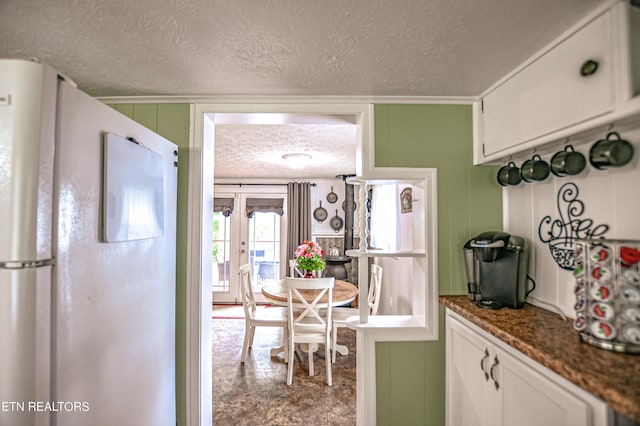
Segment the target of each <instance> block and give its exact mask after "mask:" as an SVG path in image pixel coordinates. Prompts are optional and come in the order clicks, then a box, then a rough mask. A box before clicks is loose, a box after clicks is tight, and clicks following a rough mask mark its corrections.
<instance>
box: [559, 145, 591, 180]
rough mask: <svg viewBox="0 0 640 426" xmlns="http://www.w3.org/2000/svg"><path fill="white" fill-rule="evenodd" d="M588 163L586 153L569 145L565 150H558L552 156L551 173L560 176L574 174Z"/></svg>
mask: <svg viewBox="0 0 640 426" xmlns="http://www.w3.org/2000/svg"><path fill="white" fill-rule="evenodd" d="M586 165H587V160H586V159H585V158H584V155H582V154H581V153H579V152H577V151H575V150H574V149H573V147H572V146H571V145H567V146H566V147H565V148H564V151H560V152H557V153H556V154H555V155H554V156H553V157H552V158H551V173H553V174H554V175H556V176H558V177H563V176H573V175H577V174H578V173H580V172H581V171H583V170H584V167H585V166H586Z"/></svg>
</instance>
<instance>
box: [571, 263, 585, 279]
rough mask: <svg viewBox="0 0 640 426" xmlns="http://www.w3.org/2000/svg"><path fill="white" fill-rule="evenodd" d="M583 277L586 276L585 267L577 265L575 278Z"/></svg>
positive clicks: (574, 273) (580, 264) (574, 269)
mask: <svg viewBox="0 0 640 426" xmlns="http://www.w3.org/2000/svg"><path fill="white" fill-rule="evenodd" d="M583 275H584V265H583V264H582V263H577V264H576V266H575V267H574V268H573V276H574V277H576V278H577V277H581V276H583Z"/></svg>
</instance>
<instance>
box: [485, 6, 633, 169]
mask: <svg viewBox="0 0 640 426" xmlns="http://www.w3.org/2000/svg"><path fill="white" fill-rule="evenodd" d="M636 9H637V8H636ZM636 12H637V11H636V10H633V11H632V10H631V6H630V4H629V3H628V2H627V1H625V2H621V1H616V2H609V3H608V4H607V5H606V7H605V8H603V9H600V10H598V11H596V12H595V13H594V14H592V15H591V16H589V17H588V18H586V19H585V20H583V21H582V22H580V23H579V24H578V25H577V26H575V27H574V28H572V29H571V30H569V31H567V32H566V33H565V34H564V35H563V36H562V37H560V38H559V39H558V40H556V41H555V42H554V43H551V44H550V45H549V46H547V47H546V48H545V49H543V50H542V51H541V52H539V53H538V54H536V55H535V56H534V57H532V58H531V59H530V60H528V61H527V62H525V63H524V64H523V65H521V66H520V67H519V68H518V69H516V70H514V71H513V72H512V73H510V74H509V75H507V76H506V77H505V78H503V79H502V80H500V81H499V82H498V83H497V84H496V85H494V86H493V87H492V88H490V89H489V90H487V92H485V93H484V94H483V95H482V96H481V97H480V99H479V100H478V101H477V102H476V104H475V105H474V145H475V146H474V163H476V164H478V163H488V162H498V161H499V160H502V159H505V158H507V157H508V156H512V155H515V154H517V153H519V152H522V151H526V150H529V149H531V148H534V147H537V146H540V145H543V144H547V143H552V142H554V141H557V140H561V139H566V138H567V137H569V136H571V135H573V134H575V133H578V132H580V131H584V130H587V129H589V128H593V127H597V126H599V125H609V124H611V123H612V122H613V121H614V120H616V119H618V118H619V116H620V113H622V114H627V115H628V114H629V112H630V110H629V108H626V105H625V104H626V103H627V102H628V101H630V100H631V99H632V97H633V96H634V86H633V84H634V78H633V75H634V73H635V74H637V69H635V67H636V66H635V65H633V62H632V60H631V59H632V58H633V57H634V55H635V56H638V55H639V54H640V52H637V53H636V52H634V53H633V54H632V53H631V52H632V50H633V49H635V48H636V46H637V45H636V46H634V44H633V43H632V40H631V38H632V36H631V30H630V28H634V27H637V25H636V21H638V19H637V18H638V13H636ZM638 80H640V79H638ZM636 109H638V108H636ZM635 113H638V111H635Z"/></svg>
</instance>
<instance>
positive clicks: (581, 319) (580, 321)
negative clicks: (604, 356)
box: [573, 314, 587, 331]
mask: <svg viewBox="0 0 640 426" xmlns="http://www.w3.org/2000/svg"><path fill="white" fill-rule="evenodd" d="M573 328H575V329H576V330H577V331H582V330H584V329H585V328H587V317H585V316H584V315H583V314H578V315H576V320H575V321H574V323H573Z"/></svg>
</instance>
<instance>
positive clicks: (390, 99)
mask: <svg viewBox="0 0 640 426" xmlns="http://www.w3.org/2000/svg"><path fill="white" fill-rule="evenodd" d="M96 99H98V100H100V101H102V102H104V103H108V104H133V103H135V104H145V103H189V104H288V103H295V104H318V103H322V104H326V103H332V104H363V103H365V104H447V105H471V104H473V103H474V102H475V101H476V97H473V96H233V95H225V96H205V95H202V96H100V97H97V98H96Z"/></svg>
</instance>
